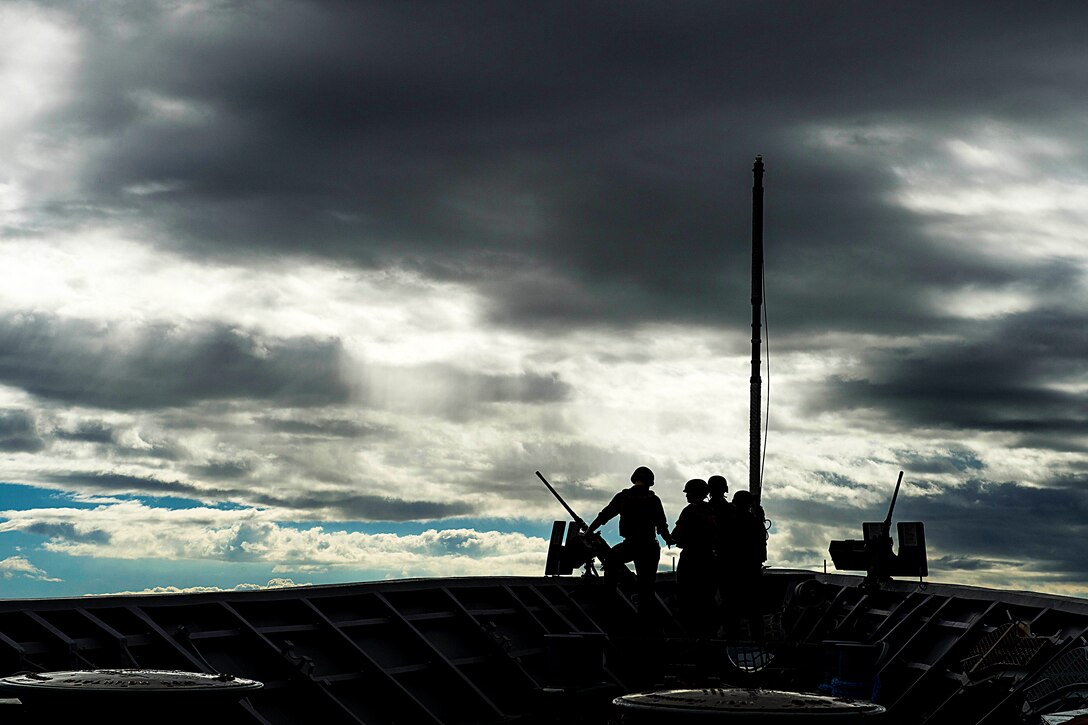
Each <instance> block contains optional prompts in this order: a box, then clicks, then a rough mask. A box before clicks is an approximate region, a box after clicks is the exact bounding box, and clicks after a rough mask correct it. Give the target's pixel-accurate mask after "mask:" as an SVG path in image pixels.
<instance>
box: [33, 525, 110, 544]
mask: <svg viewBox="0 0 1088 725" xmlns="http://www.w3.org/2000/svg"><path fill="white" fill-rule="evenodd" d="M23 531H25V532H26V533H28V534H37V535H38V536H46V537H48V538H50V539H59V540H63V541H70V542H80V543H87V544H103V545H105V544H108V543H110V535H109V532H106V531H102V530H101V529H92V530H90V531H79V530H78V529H77V528H76V527H75V525H74V524H70V523H45V522H42V521H39V522H37V523H34V524H31V525H30V526H27V527H26V528H25V529H23Z"/></svg>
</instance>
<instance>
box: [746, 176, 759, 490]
mask: <svg viewBox="0 0 1088 725" xmlns="http://www.w3.org/2000/svg"><path fill="white" fill-rule="evenodd" d="M752 174H753V176H754V177H755V179H754V182H753V184H752V378H751V384H752V396H751V400H750V402H749V406H750V409H749V418H748V441H749V446H748V490H749V491H750V492H751V494H752V497H753V498H755V500H756V503H759V501H760V497H761V495H762V493H763V476H762V470H761V468H762V466H761V464H760V460H759V436H760V432H761V429H762V426H761V425H760V423H761V420H762V418H761V415H760V413H761V407H762V392H763V378H762V377H760V374H759V372H760V367H759V348H760V343H761V342H762V338H761V336H760V335H761V332H762V327H763V324H762V316H763V315H762V313H763V156H756V162H755V164H754V165H753V166H752Z"/></svg>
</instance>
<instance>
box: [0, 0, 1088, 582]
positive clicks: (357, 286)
mask: <svg viewBox="0 0 1088 725" xmlns="http://www.w3.org/2000/svg"><path fill="white" fill-rule="evenodd" d="M1086 21H1088V7H1086V6H1084V5H1083V4H1080V3H1049V4H1045V5H1039V4H1035V3H1003V2H992V1H988V2H974V3H957V2H952V3H949V2H941V3H918V2H911V3H897V2H896V3H893V2H885V3H873V2H836V3H826V2H815V1H809V2H803V1H802V2H774V1H772V2H760V3H754V2H740V1H739V0H737V1H732V0H727V1H724V2H722V1H715V2H684V3H649V2H593V1H588V2H587V1H585V0H579V2H554V1H552V2H535V1H521V2H490V1H479V2H472V3H455V2H414V1H411V0H409V1H399V0H398V1H397V2H361V1H351V2H348V1H347V0H344V1H342V2H337V1H335V0H328V1H321V2H319V1H318V0H313V1H309V2H304V1H297V2H292V1H289V0H270V1H261V2H257V1H256V0H254V1H253V2H247V1H244V0H175V1H170V2H167V1H165V0H164V1H162V2H148V1H146V0H132V1H131V2H126V1H124V0H113V1H109V2H94V3H91V2H45V1H43V2H22V1H18V0H16V1H12V0H8V1H6V2H3V3H2V4H0V275H2V280H3V282H2V284H0V496H2V499H0V501H2V503H0V587H2V589H0V590H2V591H3V593H4V595H5V596H61V595H71V594H83V593H97V592H117V591H141V590H145V589H155V588H159V589H163V588H182V589H184V588H189V587H222V588H230V587H236V586H250V585H264V584H265V583H266V582H273V583H284V582H290V581H293V582H296V583H302V582H314V583H318V582H333V581H350V580H358V579H378V578H385V577H401V576H427V575H473V574H485V573H496V574H517V573H538V572H540V571H541V570H542V567H543V558H544V548H545V543H544V540H543V539H544V537H545V536H546V534H547V531H548V530H549V527H550V522H551V520H552V519H554V518H559V517H560V515H561V514H562V511H561V509H560V508H559V507H558V505H557V504H556V503H555V502H554V501H553V500H552V499H551V498H550V496H549V495H548V494H547V492H546V491H545V490H544V489H543V488H542V487H541V486H540V485H539V483H538V482H537V481H536V479H535V478H534V476H533V471H535V470H537V469H540V470H541V471H543V472H544V473H545V474H546V475H548V476H549V477H550V478H551V480H552V481H553V482H554V483H555V484H556V486H557V487H558V488H560V490H561V491H563V492H564V493H565V494H566V495H567V496H568V500H569V501H570V502H571V503H572V504H573V505H574V506H575V507H576V508H577V509H578V510H579V511H580V512H581V513H582V515H583V516H585V517H586V518H589V517H590V516H592V515H593V514H595V513H596V511H597V510H599V509H600V508H601V507H602V506H603V505H604V504H605V503H606V502H607V501H608V499H609V497H610V496H611V495H612V494H613V493H614V492H615V491H616V490H618V489H619V488H620V487H622V486H624V485H625V484H626V480H627V476H628V475H629V474H630V472H631V470H633V469H634V468H635V467H636V466H638V465H648V466H650V467H651V468H653V469H654V470H655V471H656V473H657V477H658V487H657V490H658V492H659V494H660V495H661V496H662V498H663V500H664V502H665V506H666V511H667V512H668V514H669V518H670V520H675V517H676V514H677V513H678V512H679V510H680V508H681V506H682V504H683V496H682V494H681V488H682V484H683V482H684V481H685V480H686V479H688V478H692V477H706V476H708V475H710V474H713V473H722V474H724V475H726V476H727V477H728V478H729V479H730V480H731V481H732V483H733V489H734V490H736V489H737V488H741V487H744V486H745V485H746V482H747V478H748V463H747V455H748V453H747V441H748V432H747V424H748V384H747V381H748V374H749V362H748V355H749V344H748V338H749V335H750V332H749V327H748V326H749V324H750V319H751V318H750V314H751V313H750V308H749V307H748V304H749V302H748V299H749V294H750V293H749V279H750V277H749V275H750V273H749V263H750V262H749V250H748V243H749V239H750V231H749V230H750V222H751V219H750V209H751V197H750V189H751V165H752V159H753V157H754V156H755V155H756V154H757V153H758V154H763V155H764V156H765V158H766V164H767V177H766V184H767V197H766V209H767V212H766V243H767V252H766V255H767V261H766V274H767V306H768V323H769V341H770V351H769V366H770V375H769V378H770V415H769V423H770V431H769V437H768V443H769V445H768V452H767V465H766V474H765V489H764V497H765V504H766V508H767V510H768V515H769V516H770V518H771V519H773V521H774V526H773V529H772V536H771V540H770V563H771V564H773V565H776V566H798V567H809V568H816V567H820V566H822V564H823V561H824V559H825V557H826V556H827V554H826V551H827V543H828V541H830V540H831V539H832V538H857V537H859V536H860V532H861V528H860V526H861V522H862V521H864V520H880V519H882V518H883V516H884V514H885V512H886V508H887V502H888V499H889V497H890V494H891V490H892V488H893V486H894V483H895V479H896V474H897V473H898V471H899V470H900V469H903V470H905V471H906V475H905V484H904V489H903V492H902V494H901V497H900V502H899V506H898V508H897V513H898V516H899V518H901V519H904V520H911V519H920V520H923V521H925V522H926V526H927V534H928V543H929V550H930V552H929V553H930V560H931V571H932V577H933V579H935V580H939V581H955V582H966V583H975V584H983V585H990V586H1000V587H1017V588H1030V589H1037V590H1043V591H1049V592H1058V593H1071V594H1079V595H1081V596H1086V595H1088V559H1085V557H1084V556H1083V552H1082V551H1081V543H1082V542H1083V541H1084V537H1085V535H1086V534H1088V523H1086V522H1088V459H1086V453H1088V284H1086V281H1088V278H1086V272H1088V235H1086V232H1085V230H1086V226H1085V224H1086V221H1088V145H1086V144H1085V139H1086V138H1088V120H1086V119H1088V44H1085V42H1084V28H1085V27H1086ZM764 372H765V376H766V366H765V371H764ZM611 535H612V536H613V537H614V531H612V532H611ZM668 559H669V555H668V554H665V556H664V557H663V565H665V566H668Z"/></svg>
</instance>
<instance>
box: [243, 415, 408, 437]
mask: <svg viewBox="0 0 1088 725" xmlns="http://www.w3.org/2000/svg"><path fill="white" fill-rule="evenodd" d="M257 422H258V423H259V424H260V425H262V426H264V427H265V428H267V429H268V430H271V431H274V432H276V433H288V434H290V435H292V436H309V437H314V438H373V437H387V436H389V435H392V433H393V430H392V429H391V428H389V427H386V426H380V425H373V424H368V423H357V422H355V421H352V420H341V419H336V418H318V419H315V420H298V419H282V418H259V419H258V420H257Z"/></svg>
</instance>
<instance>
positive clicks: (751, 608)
mask: <svg viewBox="0 0 1088 725" xmlns="http://www.w3.org/2000/svg"><path fill="white" fill-rule="evenodd" d="M733 508H734V511H735V514H736V520H735V521H736V528H735V531H736V533H735V536H734V537H733V541H734V542H735V544H734V546H735V550H734V554H733V556H734V561H735V562H736V567H735V568H734V569H733V572H734V576H733V584H734V587H735V595H734V596H732V597H731V600H732V601H733V602H734V603H735V604H734V608H735V611H738V612H742V613H744V614H745V615H747V617H748V625H749V628H750V631H751V633H752V635H753V636H755V637H757V638H761V637H762V636H763V623H762V602H761V601H760V596H761V592H762V589H761V585H760V579H761V578H762V575H763V562H764V561H766V560H767V529H766V527H765V525H764V519H765V517H764V513H763V507H762V506H760V505H759V504H758V503H756V500H755V497H753V496H752V494H751V493H750V492H748V491H737V492H736V493H735V494H733Z"/></svg>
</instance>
